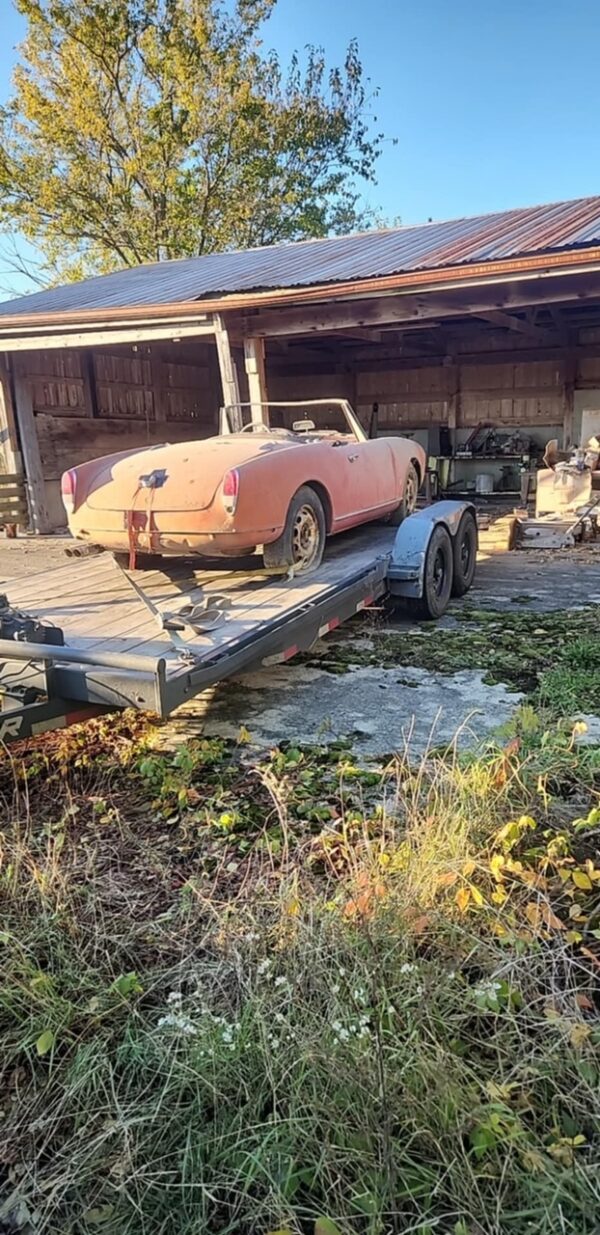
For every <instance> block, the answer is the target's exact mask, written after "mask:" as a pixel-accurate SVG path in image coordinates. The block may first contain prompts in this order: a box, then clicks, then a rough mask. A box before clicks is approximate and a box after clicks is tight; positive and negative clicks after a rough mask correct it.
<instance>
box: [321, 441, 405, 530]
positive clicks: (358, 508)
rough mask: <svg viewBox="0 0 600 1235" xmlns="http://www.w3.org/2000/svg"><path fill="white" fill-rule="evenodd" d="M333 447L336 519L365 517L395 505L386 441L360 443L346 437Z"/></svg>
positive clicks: (395, 491) (391, 462) (394, 480)
mask: <svg viewBox="0 0 600 1235" xmlns="http://www.w3.org/2000/svg"><path fill="white" fill-rule="evenodd" d="M332 446H333V449H334V450H335V453H336V481H337V483H336V491H337V495H338V501H337V503H336V505H337V510H336V515H337V517H338V519H340V520H342V519H343V520H344V521H345V520H346V519H350V518H355V517H359V518H360V517H361V516H362V517H364V518H368V517H369V515H370V514H376V513H377V511H378V510H385V509H386V508H387V509H389V508H390V507H392V506H393V505H395V504H397V503H398V501H399V500H400V496H399V493H398V480H397V476H396V468H395V466H394V458H393V454H392V451H391V449H390V447H389V444H388V443H387V441H386V440H385V439H383V438H380V439H374V440H373V441H367V442H359V441H357V440H356V439H352V438H345V439H340V440H339V441H338V442H336V443H334V444H332Z"/></svg>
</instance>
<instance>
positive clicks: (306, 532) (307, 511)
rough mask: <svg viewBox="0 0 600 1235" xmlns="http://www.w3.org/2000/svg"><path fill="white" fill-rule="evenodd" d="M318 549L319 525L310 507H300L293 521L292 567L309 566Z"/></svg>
mask: <svg viewBox="0 0 600 1235" xmlns="http://www.w3.org/2000/svg"><path fill="white" fill-rule="evenodd" d="M318 548H319V524H318V520H317V516H316V515H315V512H314V510H313V509H312V507H311V506H301V507H300V510H299V511H298V514H297V515H296V518H295V520H294V533H293V536H292V549H293V554H294V565H296V566H303V567H307V566H311V565H312V563H313V562H314V560H315V558H316V556H317V552H318Z"/></svg>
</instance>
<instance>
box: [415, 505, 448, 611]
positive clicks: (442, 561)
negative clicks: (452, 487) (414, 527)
mask: <svg viewBox="0 0 600 1235" xmlns="http://www.w3.org/2000/svg"><path fill="white" fill-rule="evenodd" d="M453 578H454V553H453V547H452V541H451V539H450V533H449V531H448V529H447V528H446V527H444V525H443V524H442V523H438V525H437V527H435V528H434V529H433V532H432V533H431V538H430V541H429V544H428V546H427V554H426V557H425V569H424V572H423V595H422V596H419V597H409V598H407V600H406V608H407V610H408V612H409V613H410V614H411V615H412V616H413V617H416V618H421V619H424V620H425V621H432V622H433V621H435V620H436V619H437V618H440V617H442V615H443V614H444V613H445V612H446V609H447V608H448V602H449V600H450V596H451V595H452V582H453Z"/></svg>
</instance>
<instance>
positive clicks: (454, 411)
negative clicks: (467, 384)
mask: <svg viewBox="0 0 600 1235" xmlns="http://www.w3.org/2000/svg"><path fill="white" fill-rule="evenodd" d="M447 375H448V395H447V398H446V405H447V408H448V428H449V429H450V432H451V433H452V435H453V437H452V449H453V450H454V449H455V447H456V437H455V430H456V429H457V428H458V421H459V419H460V365H457V364H455V363H454V362H453V361H451V362H450V363H449V364H448V366H447Z"/></svg>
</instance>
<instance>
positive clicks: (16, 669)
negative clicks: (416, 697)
mask: <svg viewBox="0 0 600 1235" xmlns="http://www.w3.org/2000/svg"><path fill="white" fill-rule="evenodd" d="M469 529H470V535H466V532H468V531H469ZM473 529H474V512H473V510H472V507H470V506H469V504H468V503H464V502H439V503H437V504H436V505H434V506H431V507H429V508H427V509H426V510H423V511H420V512H418V513H417V514H415V515H411V516H410V518H409V519H406V520H405V521H404V523H403V524H402V525H401V526H400V528H398V529H395V528H391V527H387V526H377V525H370V526H367V527H363V528H361V529H360V530H358V531H355V532H353V533H349V534H347V535H345V536H341V537H336V538H335V539H334V540H332V541H331V542H330V544H329V546H328V550H327V553H326V557H325V559H324V561H323V563H322V565H321V566H320V567H319V568H318V570H315V571H314V572H311V573H307V574H301V575H298V576H296V577H295V578H290V577H285V576H279V577H273V575H272V574H270V575H268V574H266V572H265V571H263V570H256V569H252V567H251V566H250V567H249V568H248V569H245V570H239V569H238V570H235V571H232V570H230V569H227V566H226V565H224V564H222V563H220V564H219V565H217V566H215V567H214V568H213V567H212V565H211V566H210V569H206V568H205V569H204V570H197V569H196V568H195V563H192V564H190V562H182V561H173V563H172V564H169V563H168V562H167V563H165V562H164V561H162V562H161V569H157V570H152V571H147V572H143V573H139V574H137V575H136V576H135V577H134V576H133V575H132V574H131V573H129V572H126V571H124V570H123V569H122V568H121V567H120V566H119V565H118V564H117V563H116V562H115V561H114V559H113V558H112V557H111V556H110V555H109V554H103V555H101V556H99V557H91V558H86V559H78V560H75V561H72V562H70V563H69V564H68V565H66V566H64V567H62V568H59V569H58V570H53V571H45V572H42V573H40V574H37V575H33V576H29V577H28V578H20V579H13V580H8V581H5V583H4V584H3V585H2V586H3V588H4V590H5V591H6V593H7V597H8V604H9V606H10V608H8V607H7V608H6V609H5V611H4V617H5V622H4V625H2V626H0V693H1V698H2V712H1V713H0V737H1V738H2V739H3V740H5V741H6V740H8V739H14V738H24V737H28V736H31V735H32V734H36V733H40V732H43V731H44V730H46V729H51V728H56V727H59V726H64V725H66V724H70V723H73V721H75V720H81V719H83V718H84V716H85V715H91V714H93V713H94V712H97V711H98V710H113V709H116V708H126V707H135V708H139V709H143V710H147V711H151V712H154V713H157V714H158V715H159V716H163V717H165V716H168V715H169V714H170V713H171V712H172V711H174V709H175V708H177V707H178V706H179V705H180V704H182V703H184V702H186V701H188V700H189V699H190V698H192V697H193V696H194V695H196V694H199V693H200V692H201V691H203V690H205V689H207V688H208V687H210V686H213V685H214V684H215V683H216V682H219V681H221V680H222V679H224V678H227V677H231V676H232V675H234V674H238V673H240V672H241V671H242V670H244V669H246V668H249V667H250V666H256V665H257V664H260V663H265V662H266V663H271V664H272V663H277V662H283V661H287V660H288V659H290V658H291V657H292V656H294V655H295V654H296V653H297V652H300V651H305V650H308V649H309V648H310V647H311V646H312V645H313V644H314V642H315V641H316V639H317V638H319V637H320V636H323V635H324V634H326V633H327V632H328V631H330V630H333V629H334V628H335V627H337V626H339V625H340V624H341V623H342V622H344V621H346V619H347V618H349V617H351V616H352V615H353V614H355V613H357V612H359V611H360V610H362V609H365V608H367V607H368V606H370V605H373V604H375V603H376V602H377V601H379V600H381V599H382V598H383V597H384V596H385V595H386V594H388V593H390V594H391V596H392V598H393V599H395V600H398V601H399V602H403V603H409V605H411V606H412V608H413V609H414V608H415V607H417V608H418V610H419V615H420V616H424V617H427V616H433V617H438V616H440V615H441V613H442V612H443V611H444V609H445V607H446V605H447V603H448V600H449V597H450V593H451V591H452V590H453V589H454V591H455V592H456V591H459V592H460V591H464V590H466V587H468V586H470V582H471V580H472V577H473V570H474V552H475V548H476V534H475V536H473ZM465 545H466V548H467V549H468V550H469V552H470V557H469V553H466V554H465ZM469 547H470V548H469ZM196 561H197V560H196ZM32 634H34V638H33V639H32ZM7 636H8V637H7ZM61 639H62V646H60V641H61Z"/></svg>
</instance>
